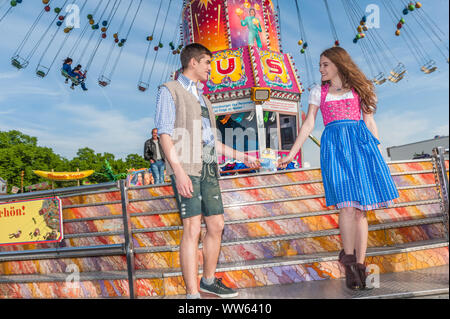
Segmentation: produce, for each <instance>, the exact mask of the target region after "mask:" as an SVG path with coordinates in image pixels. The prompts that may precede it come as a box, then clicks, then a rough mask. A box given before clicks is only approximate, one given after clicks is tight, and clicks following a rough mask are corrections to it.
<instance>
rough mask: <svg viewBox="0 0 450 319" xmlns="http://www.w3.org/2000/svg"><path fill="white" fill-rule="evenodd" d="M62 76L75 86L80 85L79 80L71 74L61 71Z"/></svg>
mask: <svg viewBox="0 0 450 319" xmlns="http://www.w3.org/2000/svg"><path fill="white" fill-rule="evenodd" d="M61 74H62V76H64V77H65V78H66V79H69V80H71V81H72V83H73V84H74V85H78V84H80V82H79V81H78V79H77V78H75V77H73V76H70V75H69V73H67V72H66V71H65V70H63V69H61Z"/></svg>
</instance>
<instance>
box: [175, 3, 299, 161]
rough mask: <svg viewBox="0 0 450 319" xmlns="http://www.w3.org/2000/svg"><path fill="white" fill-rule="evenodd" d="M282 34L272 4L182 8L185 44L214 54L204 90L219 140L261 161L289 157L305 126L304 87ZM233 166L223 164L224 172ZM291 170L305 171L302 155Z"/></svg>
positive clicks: (210, 4)
mask: <svg viewBox="0 0 450 319" xmlns="http://www.w3.org/2000/svg"><path fill="white" fill-rule="evenodd" d="M278 28H279V26H278V16H277V12H276V10H275V9H274V6H273V3H272V1H270V0H255V1H247V0H229V1H222V0H220V1H219V0H212V1H208V2H205V3H204V5H193V4H192V2H190V1H185V3H184V9H183V24H182V35H183V41H184V44H185V45H187V44H189V43H193V42H196V43H201V44H203V45H205V46H206V47H207V48H209V49H210V50H211V51H212V52H213V57H212V67H211V75H210V78H209V80H208V81H207V82H205V83H203V84H204V94H205V95H207V96H208V97H209V99H210V101H211V103H212V104H213V110H214V114H215V117H216V124H217V128H218V130H219V131H220V136H219V137H218V138H219V139H221V140H222V143H224V144H225V145H228V146H230V147H232V148H234V149H237V150H239V151H242V152H245V153H248V154H250V155H254V156H256V157H258V158H261V157H265V156H264V155H267V152H270V153H272V155H274V156H275V157H282V156H283V155H286V154H288V153H289V150H290V149H291V148H292V146H293V144H294V142H295V139H296V137H297V135H298V132H299V128H300V125H301V117H300V111H301V110H300V107H301V106H300V97H301V93H302V91H303V90H302V83H301V82H300V79H299V77H298V75H297V70H296V68H295V63H294V61H293V58H292V56H291V55H289V54H286V53H283V52H282V49H281V41H280V38H279V29H278ZM233 162H234V160H231V159H227V158H224V157H222V158H219V164H221V166H222V168H223V166H224V165H226V164H230V163H233ZM288 167H289V168H300V167H302V158H301V151H300V152H299V153H298V154H297V156H296V158H295V161H294V162H293V163H291V164H290V165H289V166H288Z"/></svg>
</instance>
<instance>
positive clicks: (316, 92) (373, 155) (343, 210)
mask: <svg viewBox="0 0 450 319" xmlns="http://www.w3.org/2000/svg"><path fill="white" fill-rule="evenodd" d="M320 73H321V75H322V84H321V85H317V86H316V87H314V88H313V89H312V90H311V92H310V98H309V109H308V114H307V116H306V120H305V121H304V123H303V125H302V127H301V129H300V133H299V135H298V137H297V139H296V141H295V143H294V146H293V147H292V149H291V151H290V152H289V155H287V156H286V157H284V158H282V159H281V160H280V161H279V167H280V168H285V167H286V166H287V165H288V164H289V163H290V162H291V161H292V160H293V158H294V156H295V155H296V154H297V153H298V152H299V150H300V148H301V147H302V145H303V143H304V142H305V141H306V139H307V138H308V136H309V135H310V134H311V132H312V131H313V129H314V124H315V120H316V117H317V113H318V110H319V109H320V110H321V112H322V117H323V122H324V125H325V130H324V132H323V134H322V137H321V146H320V166H321V171H322V179H323V186H324V189H325V198H326V205H327V206H335V207H336V208H337V209H338V210H339V230H340V235H341V239H342V243H343V248H344V249H343V250H341V251H340V253H339V261H340V262H341V264H342V265H343V266H344V269H345V277H346V286H347V287H348V288H350V289H353V290H358V289H370V288H372V287H371V285H368V284H366V277H367V273H366V266H365V264H364V260H365V256H366V250H367V238H368V233H369V232H368V223H367V218H366V212H367V211H368V210H373V209H378V208H383V207H389V206H390V205H391V204H393V200H394V199H395V198H398V196H399V194H398V191H397V188H396V186H395V184H394V181H393V180H392V177H391V174H390V171H389V167H388V166H387V164H386V162H385V161H384V159H383V157H382V155H381V152H380V148H379V144H380V142H379V140H378V130H377V126H376V124H375V120H374V113H375V111H376V103H377V98H376V95H375V92H374V91H375V89H374V85H373V83H372V82H371V81H370V80H368V79H367V78H366V76H365V75H364V73H363V72H362V71H361V70H360V69H359V67H358V66H357V65H356V64H355V63H354V62H353V60H352V58H351V57H350V55H349V54H348V53H347V52H346V51H345V50H344V49H342V48H341V47H333V48H330V49H327V50H325V51H324V52H323V53H322V54H321V56H320ZM361 116H362V120H361Z"/></svg>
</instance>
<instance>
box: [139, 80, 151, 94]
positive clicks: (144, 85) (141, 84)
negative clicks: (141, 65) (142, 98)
mask: <svg viewBox="0 0 450 319" xmlns="http://www.w3.org/2000/svg"><path fill="white" fill-rule="evenodd" d="M148 88H149V85H148V83H145V82H142V81H141V82H139V84H138V89H139V91H141V92H145V91H147V90H148Z"/></svg>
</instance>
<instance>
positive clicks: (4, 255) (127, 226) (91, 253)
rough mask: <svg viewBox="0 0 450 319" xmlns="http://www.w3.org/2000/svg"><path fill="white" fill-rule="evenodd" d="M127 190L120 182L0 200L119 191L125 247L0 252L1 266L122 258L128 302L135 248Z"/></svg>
mask: <svg viewBox="0 0 450 319" xmlns="http://www.w3.org/2000/svg"><path fill="white" fill-rule="evenodd" d="M127 190H128V189H127V186H126V181H125V180H120V181H118V182H117V183H114V182H112V183H103V184H97V185H89V186H82V187H68V188H65V189H58V190H49V191H39V192H33V193H25V194H15V195H8V196H1V197H0V203H5V202H10V201H20V200H28V199H35V198H42V197H50V196H61V197H63V196H77V195H80V196H81V195H87V194H95V193H101V192H114V191H119V192H120V197H121V200H120V202H121V204H122V221H123V230H122V233H121V234H120V235H123V236H124V243H121V244H113V245H98V246H80V247H55V248H45V249H34V250H21V251H4V252H0V262H5V261H22V260H36V259H55V258H83V257H98V256H117V255H125V256H126V259H127V274H128V286H129V296H130V298H131V299H134V298H136V276H135V262H134V247H133V240H132V238H131V236H132V232H131V221H130V214H129V212H128V204H129V201H128V192H127ZM63 208H64V207H63Z"/></svg>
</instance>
